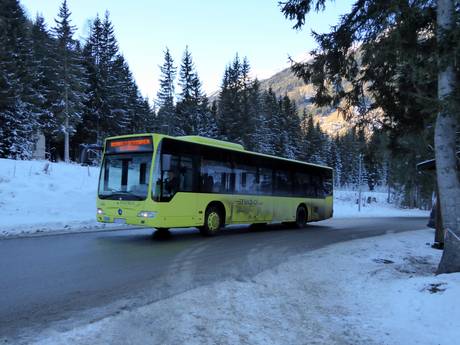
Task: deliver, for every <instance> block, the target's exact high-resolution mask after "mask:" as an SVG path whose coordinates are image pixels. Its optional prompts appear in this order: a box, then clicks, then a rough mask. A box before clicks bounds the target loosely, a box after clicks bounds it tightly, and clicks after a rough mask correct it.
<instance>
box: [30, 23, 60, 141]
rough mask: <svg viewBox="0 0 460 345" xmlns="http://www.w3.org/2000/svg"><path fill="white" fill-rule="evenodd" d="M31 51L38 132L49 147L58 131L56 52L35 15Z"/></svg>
mask: <svg viewBox="0 0 460 345" xmlns="http://www.w3.org/2000/svg"><path fill="white" fill-rule="evenodd" d="M31 40H32V50H33V61H32V63H31V69H32V75H33V79H32V84H31V86H32V88H33V89H34V90H35V92H36V93H37V95H38V96H39V97H37V102H36V104H35V107H36V111H37V115H38V122H39V126H40V130H41V131H42V132H43V133H44V135H45V138H46V143H47V145H48V146H49V145H50V142H51V141H52V138H53V137H54V135H55V133H56V132H57V131H58V123H57V119H56V117H55V115H54V113H53V104H55V102H56V99H55V97H56V92H55V91H56V90H57V89H58V86H57V75H56V71H55V66H56V65H57V61H56V51H55V42H54V41H53V39H52V38H51V35H50V33H49V32H48V29H47V28H46V24H45V20H44V18H43V17H42V16H40V15H37V17H36V19H35V22H34V23H33V25H32V29H31Z"/></svg>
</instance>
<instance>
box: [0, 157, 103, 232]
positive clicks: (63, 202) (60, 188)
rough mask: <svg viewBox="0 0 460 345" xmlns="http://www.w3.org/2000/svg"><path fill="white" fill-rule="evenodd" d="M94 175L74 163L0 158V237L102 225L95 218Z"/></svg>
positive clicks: (95, 188)
mask: <svg viewBox="0 0 460 345" xmlns="http://www.w3.org/2000/svg"><path fill="white" fill-rule="evenodd" d="M45 168H47V171H45ZM98 174H99V169H98V168H94V167H83V166H81V165H77V164H66V163H49V162H47V161H20V160H11V159H0V236H1V235H15V234H21V233H33V232H47V231H57V230H59V231H62V230H64V231H79V230H85V229H94V228H96V227H98V228H104V226H103V224H98V223H97V222H96V220H95V210H96V190H97V181H98Z"/></svg>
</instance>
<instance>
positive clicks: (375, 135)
mask: <svg viewBox="0 0 460 345" xmlns="http://www.w3.org/2000/svg"><path fill="white" fill-rule="evenodd" d="M0 16H1V17H0V19H1V20H0V35H1V38H0V40H1V45H0V157H2V158H13V159H30V158H31V157H32V152H33V148H34V143H35V141H36V136H37V133H42V134H43V135H44V136H45V138H46V152H47V157H48V158H49V159H51V160H66V161H68V160H70V161H75V162H78V160H79V157H80V147H81V144H101V143H102V141H103V140H104V138H106V137H108V136H113V135H121V134H132V133H144V132H157V133H165V134H169V135H174V136H182V135H201V136H206V137H210V138H216V139H221V140H228V141H231V142H235V143H241V144H242V145H244V147H245V148H246V149H248V150H253V151H257V152H262V153H266V154H272V155H276V156H282V157H287V158H294V159H299V160H302V161H308V162H312V163H318V164H324V165H328V166H331V167H333V168H334V171H335V174H334V184H335V186H336V187H353V188H354V187H357V186H358V185H359V184H361V185H364V186H367V187H368V188H369V190H374V189H377V188H379V189H383V190H388V193H389V194H388V195H389V198H392V199H395V200H397V202H399V203H400V204H401V205H403V206H407V207H415V206H417V207H422V208H429V207H431V200H432V193H433V191H434V185H433V181H432V178H430V177H428V176H425V175H423V174H420V173H418V172H417V169H416V164H417V163H418V162H421V161H423V160H425V159H430V158H433V156H434V152H433V150H432V147H431V146H430V143H431V142H432V141H433V131H432V128H430V126H428V125H426V124H424V126H422V127H420V128H415V129H414V130H411V131H408V133H407V135H405V136H404V138H403V137H402V136H400V133H399V134H398V133H395V132H393V131H388V130H387V128H386V126H385V124H382V123H380V122H379V121H374V122H372V121H360V122H359V123H357V124H356V125H353V126H350V127H349V129H348V130H347V132H346V133H344V134H343V133H342V134H339V133H337V134H335V135H334V134H331V133H326V131H324V130H323V129H322V128H321V126H320V125H319V122H318V121H317V119H316V117H315V116H316V114H314V113H313V112H311V111H310V110H309V109H308V108H304V107H300V106H299V105H298V104H297V103H296V102H295V101H294V100H293V99H291V98H289V97H288V96H287V93H284V94H275V93H274V92H273V90H272V89H271V88H262V86H261V82H260V81H259V80H257V79H255V78H253V77H251V75H252V74H251V64H250V61H248V59H247V58H245V57H242V56H241V55H238V54H235V55H234V56H233V57H232V56H229V63H228V65H227V66H222V70H223V73H222V80H221V84H220V89H219V90H217V92H216V93H215V94H213V95H206V94H205V92H204V91H203V88H202V82H201V80H200V77H199V71H197V69H196V68H195V64H194V59H193V55H192V51H191V48H189V47H184V51H183V55H182V56H179V57H177V56H172V54H171V52H170V50H169V49H168V48H167V47H165V48H164V51H163V52H161V54H163V55H164V62H163V64H162V66H160V67H159V68H160V69H161V80H160V81H159V82H160V88H159V91H158V93H157V95H156V98H155V99H151V100H149V99H147V98H145V97H144V96H143V95H142V94H141V92H140V90H139V88H138V86H137V85H136V81H135V80H134V77H133V74H132V72H131V70H130V66H129V65H128V63H127V61H126V60H125V58H124V57H123V55H122V53H121V52H120V49H119V46H118V43H117V38H116V36H115V28H114V26H113V24H112V22H111V18H110V14H109V12H106V13H105V14H103V15H100V14H99V15H97V16H96V17H95V19H94V21H93V22H92V23H91V27H90V32H89V35H88V37H86V38H85V39H83V40H81V39H77V38H76V35H75V33H76V30H77V28H76V27H75V26H74V25H73V22H72V14H71V9H70V8H69V6H68V4H67V2H66V1H63V2H62V4H61V6H60V8H59V9H56V16H55V22H54V23H46V22H45V20H44V18H43V17H41V16H40V15H37V16H36V17H35V18H28V17H27V16H26V15H25V13H24V11H23V9H22V8H21V5H20V3H19V1H17V0H0ZM385 49H390V48H385ZM159 53H160V52H159ZM363 58H366V57H365V56H364V57H363ZM155 68H158V66H152V71H153V70H154V69H155ZM382 68H383V67H382ZM146 73H148V71H146ZM382 73H383V72H382ZM299 76H301V75H300V74H299ZM427 80H428V81H430V80H431V79H427ZM424 87H429V85H425V86H424ZM316 101H317V100H316ZM395 104H396V103H395ZM337 107H339V104H337ZM385 110H388V111H391V109H385ZM396 111H399V109H396ZM344 116H346V114H345V115H344ZM411 129H412V128H411ZM66 143H68V145H69V147H68V148H66ZM66 152H68V156H67V153H66ZM360 170H361V174H360V173H359V171H360Z"/></svg>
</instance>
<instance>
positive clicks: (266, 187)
mask: <svg viewBox="0 0 460 345" xmlns="http://www.w3.org/2000/svg"><path fill="white" fill-rule="evenodd" d="M258 172H259V183H258V184H257V188H256V189H257V192H258V193H257V194H260V195H272V193H273V171H272V169H268V168H260V169H258Z"/></svg>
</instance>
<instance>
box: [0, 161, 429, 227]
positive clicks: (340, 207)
mask: <svg viewBox="0 0 460 345" xmlns="http://www.w3.org/2000/svg"><path fill="white" fill-rule="evenodd" d="M46 166H48V171H47V172H46V171H45V170H44V169H45V167H46ZM98 174H99V168H96V167H83V166H81V165H78V164H67V163H49V162H47V161H33V160H32V161H20V160H11V159H0V236H2V235H3V236H5V235H8V236H10V235H18V234H30V233H37V232H50V231H53V232H55V231H60V232H62V231H85V230H93V229H101V228H106V227H107V225H105V224H100V223H97V222H96V220H95V210H96V193H97V183H98ZM357 195H358V194H357V192H353V191H340V190H338V191H335V192H334V199H335V200H334V217H335V218H343V217H373V216H379V217H394V216H406V217H407V216H423V217H428V214H429V213H428V212H427V211H420V210H405V209H399V208H397V207H395V206H394V205H391V204H388V203H387V202H386V193H378V192H366V193H363V199H367V197H371V199H372V198H374V199H375V200H376V202H372V203H371V204H367V203H363V207H362V210H361V212H358V206H357V204H356V200H357ZM113 226H114V225H110V226H108V227H109V228H110V227H113Z"/></svg>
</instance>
